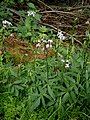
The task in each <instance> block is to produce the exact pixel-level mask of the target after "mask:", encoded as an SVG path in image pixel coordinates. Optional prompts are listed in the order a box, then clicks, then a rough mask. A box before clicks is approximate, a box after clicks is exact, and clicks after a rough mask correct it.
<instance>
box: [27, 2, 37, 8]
mask: <svg viewBox="0 0 90 120" xmlns="http://www.w3.org/2000/svg"><path fill="white" fill-rule="evenodd" d="M28 6H29V8H30V9H36V8H35V6H34V4H33V3H29V4H28Z"/></svg>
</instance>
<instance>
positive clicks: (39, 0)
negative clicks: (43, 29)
mask: <svg viewBox="0 0 90 120" xmlns="http://www.w3.org/2000/svg"><path fill="white" fill-rule="evenodd" d="M38 2H40V3H42V4H43V5H44V6H46V7H47V8H49V9H50V10H53V8H51V7H50V6H48V5H47V4H45V3H44V2H42V1H41V0H38Z"/></svg>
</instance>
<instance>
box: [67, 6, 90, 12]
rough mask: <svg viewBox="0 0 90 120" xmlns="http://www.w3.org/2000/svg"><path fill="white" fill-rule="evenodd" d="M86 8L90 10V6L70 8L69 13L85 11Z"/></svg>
mask: <svg viewBox="0 0 90 120" xmlns="http://www.w3.org/2000/svg"><path fill="white" fill-rule="evenodd" d="M85 8H88V9H90V5H86V6H80V7H74V8H69V9H68V10H67V11H68V12H70V11H74V10H79V9H85Z"/></svg>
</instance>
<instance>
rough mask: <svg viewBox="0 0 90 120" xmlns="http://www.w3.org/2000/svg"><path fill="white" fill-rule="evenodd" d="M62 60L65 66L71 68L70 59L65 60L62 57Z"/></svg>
mask: <svg viewBox="0 0 90 120" xmlns="http://www.w3.org/2000/svg"><path fill="white" fill-rule="evenodd" d="M61 62H63V63H65V68H69V67H70V61H69V60H66V61H65V60H64V59H61Z"/></svg>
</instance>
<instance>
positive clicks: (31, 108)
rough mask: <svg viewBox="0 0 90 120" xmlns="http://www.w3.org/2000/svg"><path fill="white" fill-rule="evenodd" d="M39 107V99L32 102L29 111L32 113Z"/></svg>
mask: <svg viewBox="0 0 90 120" xmlns="http://www.w3.org/2000/svg"><path fill="white" fill-rule="evenodd" d="M39 105H40V97H39V98H38V99H36V100H35V101H34V102H33V105H32V106H31V107H30V111H31V112H32V111H33V110H34V109H36V108H37V107H38V106H39Z"/></svg>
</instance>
